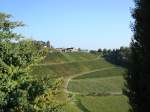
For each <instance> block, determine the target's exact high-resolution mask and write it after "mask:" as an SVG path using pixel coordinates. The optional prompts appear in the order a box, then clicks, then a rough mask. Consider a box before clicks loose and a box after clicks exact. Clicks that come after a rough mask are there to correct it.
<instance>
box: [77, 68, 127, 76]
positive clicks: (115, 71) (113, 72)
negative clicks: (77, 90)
mask: <svg viewBox="0 0 150 112" xmlns="http://www.w3.org/2000/svg"><path fill="white" fill-rule="evenodd" d="M125 72H126V71H125V69H124V68H121V67H116V68H111V69H106V70H103V71H96V72H92V73H89V74H85V75H81V76H78V77H76V78H74V79H87V78H90V79H91V78H101V77H110V76H122V75H123V74H125Z"/></svg>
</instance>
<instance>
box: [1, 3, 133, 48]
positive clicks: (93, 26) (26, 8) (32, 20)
mask: <svg viewBox="0 0 150 112" xmlns="http://www.w3.org/2000/svg"><path fill="white" fill-rule="evenodd" d="M132 7H133V0H0V11H1V12H6V13H10V14H12V15H13V16H14V19H15V20H22V21H23V22H24V23H25V24H26V27H24V28H21V29H18V30H17V31H18V32H19V33H21V34H23V35H24V36H26V37H29V38H30V37H32V38H33V39H37V40H44V41H46V40H50V41H51V43H52V44H53V46H54V47H71V46H73V47H81V48H88V49H97V48H117V47H120V46H128V45H129V42H130V39H131V36H132V32H131V31H130V27H129V25H130V21H131V20H132V18H131V14H130V11H131V10H130V8H132Z"/></svg>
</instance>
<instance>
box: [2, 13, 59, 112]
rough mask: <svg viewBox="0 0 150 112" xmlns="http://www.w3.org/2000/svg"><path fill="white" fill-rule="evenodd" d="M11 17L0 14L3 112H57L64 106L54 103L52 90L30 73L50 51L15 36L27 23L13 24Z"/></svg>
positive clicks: (33, 42) (19, 36)
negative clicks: (31, 68) (34, 65)
mask: <svg viewBox="0 0 150 112" xmlns="http://www.w3.org/2000/svg"><path fill="white" fill-rule="evenodd" d="M10 17H12V16H11V15H8V14H4V13H0V112H57V111H58V110H59V109H60V108H58V107H61V105H60V104H59V103H57V102H55V101H54V100H53V97H54V94H51V96H49V97H48V94H49V93H47V91H48V90H50V91H49V92H52V90H51V89H49V88H47V87H45V86H44V85H43V83H41V82H39V81H38V80H35V79H33V78H32V77H31V76H29V74H28V73H29V70H30V66H31V65H33V64H34V63H37V62H38V61H39V60H40V59H42V58H43V57H44V56H45V54H46V52H47V49H46V48H43V47H40V49H38V47H39V46H37V44H35V41H32V40H24V39H22V38H23V37H22V36H21V35H18V34H17V33H13V29H14V28H16V27H20V26H23V25H24V24H22V22H18V21H15V22H12V21H10V20H9V19H10ZM44 99H45V100H46V101H47V102H49V103H46V102H45V101H44ZM40 105H41V107H40ZM42 105H45V107H42ZM54 110H55V111H54ZM59 112H60V110H59Z"/></svg>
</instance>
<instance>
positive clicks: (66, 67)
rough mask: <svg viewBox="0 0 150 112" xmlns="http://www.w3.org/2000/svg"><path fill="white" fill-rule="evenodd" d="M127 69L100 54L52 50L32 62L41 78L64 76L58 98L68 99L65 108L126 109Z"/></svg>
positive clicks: (120, 111) (79, 110) (119, 111)
mask: <svg viewBox="0 0 150 112" xmlns="http://www.w3.org/2000/svg"><path fill="white" fill-rule="evenodd" d="M124 73H125V69H124V68H120V67H118V66H115V65H112V64H110V63H109V62H107V61H105V60H104V59H103V58H101V57H99V56H98V55H94V54H90V53H60V52H53V53H49V54H48V55H47V57H46V58H45V59H44V60H42V61H41V62H40V63H39V64H38V65H35V66H32V71H31V73H30V74H31V75H32V76H34V77H35V78H37V79H39V80H41V79H43V78H44V79H46V80H45V83H47V84H51V83H52V82H53V80H55V79H56V78H60V77H63V79H64V81H65V83H64V86H63V87H64V88H62V89H64V91H63V94H62V95H60V96H59V97H58V98H57V99H61V100H62V99H63V100H64V101H65V100H66V102H68V103H67V105H66V106H65V107H64V109H65V112H82V111H83V112H84V111H85V112H127V110H128V108H129V106H128V104H127V98H126V97H125V96H123V95H122V93H121V91H122V87H123V83H124V79H123V74H124ZM91 102H92V104H95V103H96V105H91ZM117 105H120V107H119V108H118V109H117V108H116V107H117ZM108 108H110V109H108ZM100 110H101V111H100ZM111 110H112V111H111Z"/></svg>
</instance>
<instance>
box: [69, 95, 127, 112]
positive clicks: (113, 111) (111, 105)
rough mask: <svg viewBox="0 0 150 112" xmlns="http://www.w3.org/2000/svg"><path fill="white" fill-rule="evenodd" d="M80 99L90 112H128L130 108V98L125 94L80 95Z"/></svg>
mask: <svg viewBox="0 0 150 112" xmlns="http://www.w3.org/2000/svg"><path fill="white" fill-rule="evenodd" d="M79 99H80V102H81V103H82V105H83V106H84V107H85V108H86V109H87V110H88V111H89V112H128V109H129V105H128V103H127V102H128V99H127V97H125V96H123V95H121V96H80V97H79ZM70 112H71V111H70Z"/></svg>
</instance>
